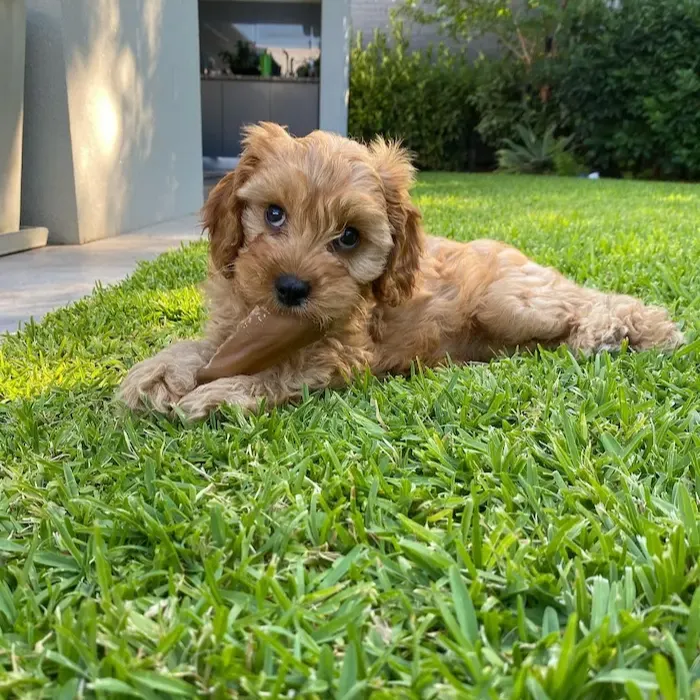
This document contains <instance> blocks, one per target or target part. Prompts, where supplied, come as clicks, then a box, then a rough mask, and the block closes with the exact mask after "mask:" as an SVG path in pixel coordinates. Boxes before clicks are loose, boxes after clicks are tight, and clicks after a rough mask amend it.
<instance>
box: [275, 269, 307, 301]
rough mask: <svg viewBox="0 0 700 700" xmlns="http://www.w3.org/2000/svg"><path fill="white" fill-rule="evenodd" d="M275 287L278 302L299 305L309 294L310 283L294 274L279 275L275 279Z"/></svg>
mask: <svg viewBox="0 0 700 700" xmlns="http://www.w3.org/2000/svg"><path fill="white" fill-rule="evenodd" d="M275 289H276V290H277V298H278V299H279V300H280V304H284V306H299V305H300V304H301V303H302V302H303V301H304V300H305V299H306V298H307V297H308V296H309V292H310V291H311V285H310V284H309V283H308V282H306V281H304V280H300V279H299V278H298V277H295V276H294V275H280V276H279V277H278V278H277V279H276V280H275Z"/></svg>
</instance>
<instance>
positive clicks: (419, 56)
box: [348, 22, 477, 170]
mask: <svg viewBox="0 0 700 700" xmlns="http://www.w3.org/2000/svg"><path fill="white" fill-rule="evenodd" d="M473 89H474V69H473V68H472V66H471V65H470V63H469V61H468V59H467V56H466V54H462V53H455V52H451V51H449V50H448V49H447V48H446V47H445V46H442V45H441V46H437V47H431V48H429V49H428V50H426V51H410V50H409V41H408V38H407V36H406V35H405V34H404V31H403V26H402V24H401V23H400V22H395V23H393V24H392V27H391V33H390V34H389V35H387V34H385V33H384V32H380V31H376V32H375V33H374V35H373V38H372V40H371V41H370V42H369V43H367V45H363V42H362V35H361V34H358V35H357V37H356V41H355V45H354V47H353V49H352V52H351V61H350V102H349V114H348V130H349V132H350V134H351V135H352V136H353V137H355V138H359V139H361V140H369V139H371V138H372V137H374V136H375V135H377V134H381V135H383V136H386V137H391V138H399V139H401V140H402V142H403V143H404V145H405V146H406V147H407V148H409V149H410V150H411V151H412V152H413V153H414V155H415V158H416V162H417V164H418V166H419V167H421V168H424V169H429V170H459V169H464V168H466V167H468V166H469V164H470V163H469V161H470V153H471V154H473V153H474V150H473V149H474V142H475V136H476V134H475V127H476V123H477V116H476V113H475V110H474V107H473V106H472V104H471V102H470V100H469V96H470V94H471V93H472V91H473ZM472 159H473V155H472Z"/></svg>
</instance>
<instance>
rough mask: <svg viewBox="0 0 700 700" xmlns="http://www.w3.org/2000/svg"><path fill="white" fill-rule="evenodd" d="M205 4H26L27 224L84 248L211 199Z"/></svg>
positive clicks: (158, 0) (49, 0) (91, 0)
mask: <svg viewBox="0 0 700 700" xmlns="http://www.w3.org/2000/svg"><path fill="white" fill-rule="evenodd" d="M198 46H199V41H198V32H197V3H196V0H27V70H26V94H25V113H26V117H25V139H24V172H23V182H22V185H23V190H22V217H23V221H25V222H27V223H32V222H33V221H36V222H40V223H42V224H43V225H45V226H48V227H49V230H50V239H49V241H50V242H53V243H85V242H87V241H90V240H94V239H98V238H104V237H107V236H113V235H116V234H119V233H122V232H125V231H129V230H133V229H137V228H141V227H143V226H147V225H149V224H152V223H156V222H158V221H162V220H166V219H171V218H175V217H179V216H183V215H185V214H189V213H192V212H194V211H196V210H197V209H198V208H199V207H200V206H201V202H202V152H201V113H200V101H199V71H198V66H199V60H198V55H199V49H198Z"/></svg>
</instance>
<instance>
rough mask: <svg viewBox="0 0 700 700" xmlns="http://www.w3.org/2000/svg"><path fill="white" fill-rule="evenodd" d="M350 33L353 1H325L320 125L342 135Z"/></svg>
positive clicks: (344, 133) (344, 130) (345, 125)
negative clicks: (351, 3)
mask: <svg viewBox="0 0 700 700" xmlns="http://www.w3.org/2000/svg"><path fill="white" fill-rule="evenodd" d="M350 32H351V29H350V0H323V4H322V5H321V93H320V104H319V124H320V128H321V129H323V130H324V131H335V132H336V133H339V134H341V135H343V136H345V135H346V134H347V130H348V84H349V77H350V53H349V50H350Z"/></svg>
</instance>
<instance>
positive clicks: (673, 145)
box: [556, 0, 700, 178]
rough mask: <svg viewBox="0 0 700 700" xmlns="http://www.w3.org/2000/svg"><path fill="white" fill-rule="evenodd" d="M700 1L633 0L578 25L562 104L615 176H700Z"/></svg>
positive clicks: (562, 80)
mask: <svg viewBox="0 0 700 700" xmlns="http://www.w3.org/2000/svg"><path fill="white" fill-rule="evenodd" d="M698 46H700V3H698V2H697V0H635V1H634V2H629V1H626V2H622V3H620V5H619V7H617V8H613V9H611V8H606V9H604V10H601V9H600V8H598V9H596V10H595V11H593V10H591V11H590V12H589V14H588V15H586V16H584V17H582V19H581V22H580V23H579V24H577V25H575V26H574V27H572V32H571V36H570V39H569V42H568V44H567V45H566V46H565V47H564V51H565V53H566V61H565V62H562V63H561V65H559V66H558V76H557V78H556V80H557V90H556V94H557V100H558V101H559V103H560V105H561V108H562V112H563V113H565V114H566V115H568V124H569V127H570V129H571V130H572V132H573V133H574V134H575V137H576V142H577V145H578V146H579V147H580V148H581V149H582V150H585V151H586V152H587V153H588V159H589V161H590V162H591V164H592V165H593V166H595V167H596V168H599V169H601V170H602V171H604V172H607V173H609V174H613V175H618V174H621V173H623V172H625V171H631V172H635V173H640V172H644V171H649V172H650V173H651V174H653V175H654V176H656V177H680V178H697V177H700V119H698V114H700V59H699V55H700V54H698V50H697V47H698Z"/></svg>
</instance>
